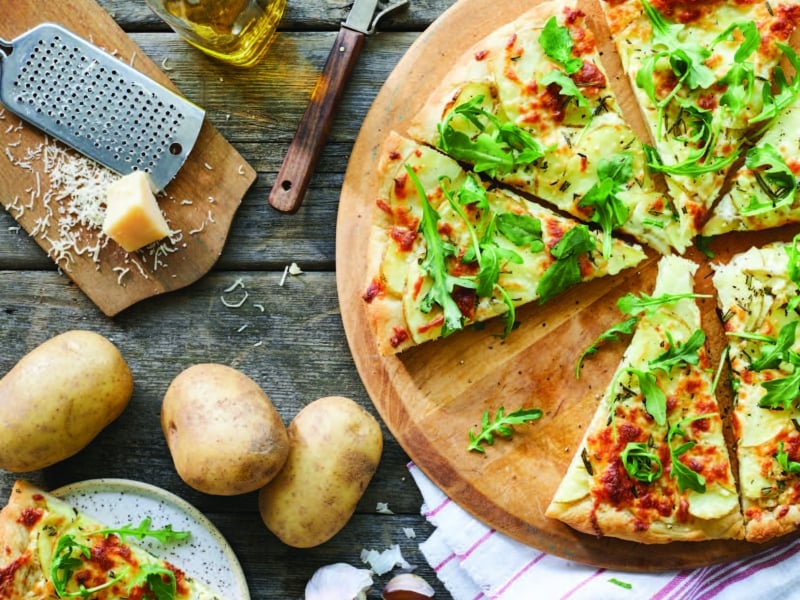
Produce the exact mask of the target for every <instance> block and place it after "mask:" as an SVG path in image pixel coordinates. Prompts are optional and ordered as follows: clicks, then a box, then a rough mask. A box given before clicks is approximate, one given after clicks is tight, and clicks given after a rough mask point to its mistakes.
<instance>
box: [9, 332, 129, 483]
mask: <svg viewBox="0 0 800 600" xmlns="http://www.w3.org/2000/svg"><path fill="white" fill-rule="evenodd" d="M132 394H133V376H132V375H131V370H130V368H129V367H128V364H127V362H125V359H124V358H123V356H122V354H120V352H119V350H118V349H117V347H116V346H115V345H114V344H112V343H111V342H110V341H109V340H107V339H106V338H105V337H103V336H102V335H100V334H97V333H94V332H91V331H83V330H72V331H67V332H65V333H62V334H60V335H57V336H55V337H53V338H50V339H49V340H47V341H45V342H43V343H42V344H40V345H39V346H37V347H36V348H34V349H33V350H31V351H30V352H29V353H28V354H26V355H25V356H23V357H22V358H21V359H20V360H19V362H17V364H16V365H14V367H12V369H11V370H10V371H9V372H8V373H7V374H6V375H5V376H4V377H3V378H2V379H0V468H2V469H5V470H6V471H11V472H14V473H23V472H28V471H36V470H39V469H43V468H45V467H48V466H50V465H53V464H55V463H57V462H59V461H62V460H64V459H66V458H69V457H70V456H72V455H73V454H76V453H77V452H78V451H80V450H82V449H83V448H84V447H85V446H87V445H88V444H89V442H91V441H92V440H93V439H94V438H95V437H96V436H97V434H99V433H100V431H102V430H103V429H104V428H105V427H107V426H108V425H109V424H110V423H111V422H112V421H114V419H116V418H117V417H118V416H119V415H120V414H121V413H122V411H123V410H124V409H125V407H126V406H127V405H128V402H129V401H130V398H131V395H132Z"/></svg>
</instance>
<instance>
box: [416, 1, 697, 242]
mask: <svg viewBox="0 0 800 600" xmlns="http://www.w3.org/2000/svg"><path fill="white" fill-rule="evenodd" d="M408 134H409V135H410V136H411V137H413V138H414V139H416V140H418V141H421V142H424V143H427V144H430V145H432V146H435V147H437V148H439V149H440V150H442V151H443V152H445V153H446V154H448V155H450V156H452V157H454V158H456V159H457V160H459V161H462V162H464V163H467V164H469V165H470V166H471V168H472V169H473V170H474V171H475V172H477V173H479V174H482V175H484V176H487V177H491V178H493V179H495V180H497V181H499V182H502V183H504V184H507V185H509V186H512V187H513V188H515V189H517V190H520V191H522V192H525V193H529V194H532V195H534V196H536V197H537V198H538V199H541V200H544V201H546V202H548V203H550V204H552V205H554V206H555V207H557V208H558V209H560V210H562V211H564V212H567V213H569V214H571V215H573V216H575V217H577V218H578V219H581V220H584V221H590V222H593V223H595V224H597V226H598V227H600V228H601V229H602V230H603V232H604V234H605V235H611V233H612V231H619V232H624V233H627V234H629V235H631V236H633V237H635V238H636V239H637V240H638V241H640V242H642V243H645V244H648V245H649V246H651V247H653V248H655V249H656V250H658V251H659V252H661V253H667V252H669V251H670V249H671V248H675V249H677V250H678V251H683V250H684V249H685V248H686V245H687V241H686V240H684V239H682V238H681V236H680V231H679V228H678V215H677V213H676V212H675V211H674V209H673V207H672V204H671V203H670V202H669V199H668V198H667V197H666V196H665V195H664V193H662V192H661V191H659V190H658V189H657V188H656V186H655V183H654V182H653V180H652V178H651V177H650V174H649V170H648V168H647V158H646V155H645V147H644V145H643V144H642V142H641V141H639V139H638V138H637V136H636V134H635V133H634V131H633V129H632V128H631V127H630V126H629V125H628V124H627V122H626V120H625V119H624V118H623V116H622V113H621V111H620V107H619V105H618V103H617V98H616V95H615V93H614V91H613V89H612V88H611V86H610V83H609V78H608V74H607V73H606V71H605V69H604V67H603V64H602V63H601V61H600V56H599V53H598V49H597V44H596V41H595V37H594V34H593V33H592V30H591V29H589V27H588V26H587V23H586V17H585V15H584V13H583V12H582V11H580V10H578V9H576V8H575V2H545V3H542V4H539V5H538V6H536V7H535V8H533V9H531V10H529V11H528V12H526V13H525V14H523V15H522V16H521V17H519V18H518V19H516V20H514V21H513V22H511V23H509V24H508V25H506V26H504V27H502V28H500V29H498V30H496V31H494V32H492V33H491V34H490V35H488V36H487V37H485V38H484V39H482V40H481V41H479V42H478V43H476V44H475V45H474V46H473V47H472V48H470V49H469V50H468V51H467V52H466V53H464V54H463V56H461V57H459V58H458V59H456V61H455V64H454V66H453V68H452V69H451V71H450V73H449V75H448V76H447V77H446V78H444V80H443V81H442V82H441V83H440V84H439V85H438V86H437V87H436V89H435V90H434V91H433V92H432V93H431V94H430V96H429V98H428V100H427V102H426V103H425V105H424V106H423V107H422V109H421V110H420V111H419V113H418V114H417V115H416V116H415V117H414V118H413V119H412V122H411V125H410V126H409V128H408Z"/></svg>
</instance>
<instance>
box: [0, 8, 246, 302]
mask: <svg viewBox="0 0 800 600" xmlns="http://www.w3.org/2000/svg"><path fill="white" fill-rule="evenodd" d="M45 21H51V22H55V23H59V24H61V25H64V26H66V27H67V28H68V29H70V30H72V31H73V32H75V33H77V34H78V35H81V36H82V37H84V38H86V39H90V40H92V41H93V42H94V43H96V44H97V45H99V46H101V47H103V48H105V49H107V50H108V51H112V50H115V51H116V52H117V53H118V56H119V57H120V58H121V59H122V60H125V61H127V62H129V63H132V64H133V65H134V66H135V67H136V68H138V69H140V70H141V71H143V72H144V73H145V74H146V75H149V76H150V77H152V78H154V79H156V80H157V81H159V82H160V83H162V84H164V85H167V86H171V83H170V81H169V79H168V78H167V77H166V76H165V75H163V74H162V73H161V72H160V71H159V69H158V67H157V66H156V65H155V64H154V63H153V62H152V61H150V60H149V59H148V58H147V56H146V55H145V54H144V52H143V51H142V50H141V49H139V48H138V46H136V44H135V43H134V42H133V41H132V40H131V39H130V38H129V37H128V36H127V35H126V34H125V33H124V32H123V31H122V29H120V28H119V27H118V26H117V25H116V23H114V21H113V20H112V19H111V17H109V15H108V14H107V13H106V12H105V11H104V10H103V9H102V8H100V6H99V5H97V4H96V3H95V2H94V1H93V0H81V2H80V3H78V4H71V5H69V6H67V5H65V4H60V3H48V4H46V5H40V3H36V2H17V3H14V5H13V6H10V7H9V10H8V11H7V12H6V15H5V18H4V19H3V21H2V23H0V36H2V37H3V38H5V39H14V38H15V37H17V36H19V35H21V34H22V33H24V32H25V31H27V30H29V29H30V28H32V27H34V26H35V25H37V24H39V23H41V22H45ZM57 101H58V102H67V101H69V100H68V99H66V98H60V99H58V100H57ZM0 124H2V127H0V147H2V148H4V150H5V153H6V157H7V160H3V161H0V179H2V180H3V181H6V182H9V183H8V185H7V186H6V188H5V189H4V190H3V191H4V194H3V197H2V198H0V202H2V204H3V206H4V207H5V208H6V209H7V210H8V211H9V212H10V213H11V214H12V216H14V218H16V219H17V221H18V222H19V223H20V225H22V227H23V228H24V229H25V230H26V231H28V232H29V233H31V232H35V236H34V239H35V241H36V242H37V243H38V244H39V245H40V246H41V247H42V249H43V250H44V251H45V252H47V253H48V254H49V255H50V256H51V257H52V258H53V260H54V261H56V262H57V264H58V266H59V268H61V269H62V270H63V271H64V272H65V273H66V274H67V275H68V276H69V277H70V278H71V279H72V280H73V281H75V282H76V283H77V284H78V285H79V286H80V287H81V289H82V290H83V291H84V292H85V293H86V294H87V296H89V297H90V298H91V299H92V301H93V302H94V303H95V304H97V306H98V307H99V308H100V309H101V310H102V311H103V312H104V313H106V314H107V315H114V314H116V313H118V312H119V311H121V310H123V309H124V308H126V307H128V306H130V305H132V304H134V303H136V302H138V301H139V300H141V299H143V298H147V297H151V296H155V295H159V294H162V293H164V292H167V291H171V290H174V289H178V288H181V287H184V286H186V285H188V284H190V283H192V282H194V281H196V280H197V279H198V278H199V277H201V276H202V275H204V274H205V273H207V272H208V270H209V269H210V268H211V267H212V265H213V264H214V262H216V260H217V258H218V257H219V254H220V253H221V251H222V247H223V246H224V243H225V240H226V237H227V234H228V230H229V228H230V224H231V221H232V219H233V216H234V214H235V213H236V210H237V209H238V207H239V203H240V202H241V198H242V196H243V195H244V193H245V191H246V190H247V189H248V188H249V187H250V185H251V184H252V183H253V181H254V180H255V171H254V170H253V169H252V167H250V166H249V165H248V164H247V163H246V162H245V160H244V159H243V158H242V157H241V155H239V153H238V152H236V150H235V149H234V148H233V147H232V146H231V145H230V144H229V143H228V142H227V141H226V140H225V139H224V138H223V137H222V136H221V135H220V134H219V132H217V131H216V130H215V129H214V127H213V126H212V125H211V124H210V123H208V122H206V123H204V125H203V127H202V130H201V132H200V136H199V138H198V140H197V143H196V145H195V149H194V151H193V152H192V153H191V155H190V157H189V158H188V159H187V162H186V163H185V165H184V166H183V168H182V169H181V171H180V172H179V174H178V175H177V177H176V178H175V179H174V180H173V181H172V182H171V183H170V184H169V185H168V186H167V189H166V190H165V197H164V198H162V200H161V201H160V206H161V209H162V211H163V212H164V214H165V217H166V218H167V221H168V222H169V223H170V227H171V228H172V229H173V230H175V231H176V232H179V233H176V234H175V235H174V236H172V237H171V239H170V242H169V244H167V247H168V248H169V250H168V252H167V254H164V255H162V256H161V258H159V257H158V253H156V254H153V253H152V252H151V251H150V250H151V249H146V250H143V251H141V252H138V253H130V254H129V253H127V252H124V251H123V250H122V249H121V248H120V247H119V246H117V245H116V244H115V243H113V242H111V243H105V244H103V245H102V246H101V249H100V250H99V252H98V253H97V255H96V256H95V255H94V253H92V252H82V251H81V250H80V248H85V247H91V246H93V245H95V244H96V243H98V241H102V240H101V238H100V235H99V230H98V229H97V228H92V227H87V226H85V225H83V224H81V225H78V226H75V227H72V228H71V229H70V230H69V233H68V234H64V233H63V232H61V231H60V230H59V224H58V216H51V215H53V214H55V215H58V214H60V211H62V210H63V208H64V207H66V206H68V203H69V202H70V201H71V197H70V196H69V194H66V195H64V194H63V193H62V191H61V190H62V189H63V188H58V187H57V186H53V185H52V184H51V179H50V172H49V167H48V166H47V164H46V160H45V156H46V155H47V152H43V151H42V150H41V149H42V145H43V144H45V143H46V141H47V140H46V138H45V137H44V135H43V134H42V133H41V132H40V131H38V130H36V129H35V128H33V127H31V126H28V125H23V124H22V123H21V121H20V120H19V119H18V118H16V117H14V116H13V115H11V114H10V112H8V111H3V113H2V114H1V115H0ZM50 143H51V144H52V143H53V142H50ZM37 152H38V154H35V153H37ZM31 153H34V154H35V155H34V156H33V158H29V156H31ZM51 193H52V194H53V196H52V197H51ZM59 196H63V197H59ZM210 198H211V199H212V200H211V201H210V202H209V199H210ZM211 203H213V206H211V205H210V204H211ZM42 223H46V224H45V225H42ZM71 236H76V237H78V238H79V239H80V243H79V244H78V245H77V246H78V248H77V249H76V250H75V251H70V252H69V253H68V254H66V255H64V254H62V253H61V252H60V250H59V245H60V243H61V242H62V241H63V240H64V239H66V238H67V237H71Z"/></svg>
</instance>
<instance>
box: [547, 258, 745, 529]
mask: <svg viewBox="0 0 800 600" xmlns="http://www.w3.org/2000/svg"><path fill="white" fill-rule="evenodd" d="M696 269H697V264H696V263H694V262H692V261H689V260H687V259H684V258H681V257H677V256H665V257H663V258H661V260H660V262H659V264H658V276H657V279H656V285H655V291H654V292H653V296H652V297H651V298H649V300H650V302H649V304H648V305H647V306H648V307H647V308H644V309H642V310H640V308H641V306H644V305H635V308H633V309H631V310H632V311H633V312H634V316H638V323H637V325H636V329H635V332H634V334H633V337H632V338H631V340H630V344H629V345H628V347H627V349H626V351H625V354H624V356H623V358H622V361H621V362H620V364H619V367H618V368H617V370H616V372H615V374H614V376H613V377H612V380H611V383H610V384H609V386H608V387H607V389H606V391H605V394H604V396H603V399H602V400H601V402H600V404H599V405H598V407H597V411H596V413H595V416H594V417H593V419H592V421H591V423H590V424H589V426H588V428H587V430H586V433H585V435H584V438H583V440H582V441H581V443H580V445H579V447H578V450H577V452H576V453H575V454H574V457H573V459H572V461H571V463H570V465H569V467H568V469H567V472H566V475H565V476H564V479H563V480H562V482H561V484H560V485H559V487H558V489H557V491H556V493H555V495H554V497H553V500H552V502H551V503H550V505H549V506H548V508H547V511H546V514H547V516H549V517H552V518H556V519H559V520H561V521H564V522H565V523H567V524H568V525H570V526H571V527H573V528H575V529H577V530H579V531H583V532H585V533H589V534H594V535H598V536H611V537H617V538H622V539H629V540H635V541H638V542H644V543H666V542H672V541H702V540H709V539H738V538H741V537H742V534H743V526H742V515H741V511H740V509H739V498H738V494H737V491H736V483H735V481H734V478H733V474H732V471H731V464H730V459H729V456H728V450H727V446H726V444H725V438H724V436H723V432H722V418H721V416H720V411H719V407H718V405H717V401H716V399H715V396H714V389H713V370H712V369H711V360H710V358H709V354H708V350H707V348H706V344H705V334H704V333H703V329H702V324H701V323H700V311H699V309H698V307H697V304H696V301H695V299H694V298H693V297H692V293H693V287H694V273H695V271H696Z"/></svg>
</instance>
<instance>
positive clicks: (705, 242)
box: [695, 235, 716, 258]
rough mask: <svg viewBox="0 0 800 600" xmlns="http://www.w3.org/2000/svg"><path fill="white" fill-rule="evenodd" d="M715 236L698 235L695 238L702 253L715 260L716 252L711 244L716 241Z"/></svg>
mask: <svg viewBox="0 0 800 600" xmlns="http://www.w3.org/2000/svg"><path fill="white" fill-rule="evenodd" d="M714 237H716V236H713V235H710V236H708V235H698V236H697V237H696V238H695V246H696V247H697V249H698V250H700V252H702V253H703V254H705V255H706V257H707V258H714V251H713V250H712V249H711V248H710V246H709V243H710V242H711V241H712V240H713V239H714Z"/></svg>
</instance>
